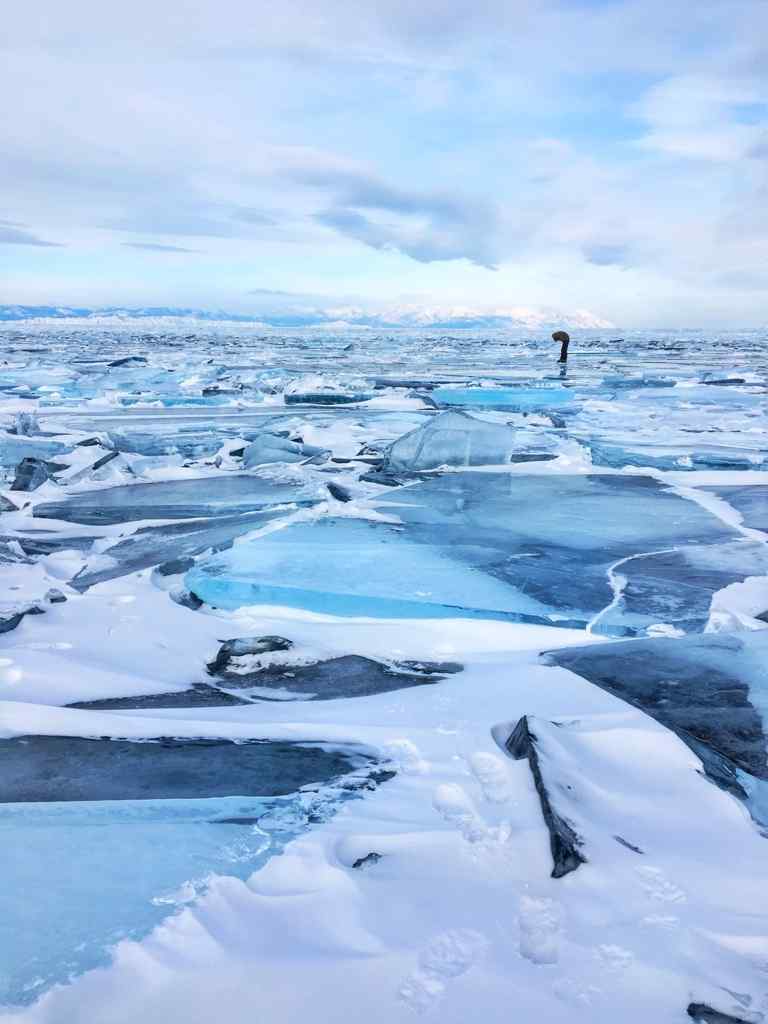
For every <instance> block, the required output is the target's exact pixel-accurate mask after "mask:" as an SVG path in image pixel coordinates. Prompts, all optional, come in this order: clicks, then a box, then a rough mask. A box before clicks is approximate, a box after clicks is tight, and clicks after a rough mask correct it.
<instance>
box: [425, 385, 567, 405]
mask: <svg viewBox="0 0 768 1024" xmlns="http://www.w3.org/2000/svg"><path fill="white" fill-rule="evenodd" d="M430 397H431V398H432V399H433V400H434V401H435V402H437V404H438V405H460V406H467V407H472V406H482V407H485V408H488V409H515V410H517V409H520V410H529V409H547V408H550V407H551V406H558V405H567V404H568V403H569V402H572V401H573V399H574V395H573V393H572V392H571V391H568V390H566V389H565V388H562V387H560V388H547V387H534V388H525V387H514V388H435V390H434V391H432V393H431V395H430Z"/></svg>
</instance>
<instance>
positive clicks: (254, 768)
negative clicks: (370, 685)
mask: <svg viewBox="0 0 768 1024" xmlns="http://www.w3.org/2000/svg"><path fill="white" fill-rule="evenodd" d="M351 767H352V766H351V764H350V761H349V759H348V758H346V757H345V756H344V755H343V754H340V753H331V752H327V751H325V750H321V749H318V748H312V747H305V746H300V745H298V744H296V743H275V742H256V741H253V742H238V743H235V742H232V741H231V740H224V739H172V738H168V737H162V738H161V739H158V740H152V741H143V742H136V741H132V740H113V739H84V738H83V737H78V736H21V737H15V738H13V739H6V740H0V803H17V802H20V801H28V802H39V801H62V800H156V799H169V800H170V799H173V800H183V799H199V798H204V797H220V796H283V795H286V794H288V793H293V792H295V791H296V790H297V789H299V788H300V787H301V786H305V785H307V784H308V783H310V782H326V781H328V780H330V779H332V778H334V777H336V776H338V775H342V774H343V773H345V772H348V771H350V769H351Z"/></svg>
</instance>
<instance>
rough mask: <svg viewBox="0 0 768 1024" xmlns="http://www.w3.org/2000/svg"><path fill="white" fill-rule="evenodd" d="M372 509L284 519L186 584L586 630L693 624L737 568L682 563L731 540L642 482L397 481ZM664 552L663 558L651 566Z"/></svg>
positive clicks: (232, 595)
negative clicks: (362, 514) (304, 521)
mask: <svg viewBox="0 0 768 1024" xmlns="http://www.w3.org/2000/svg"><path fill="white" fill-rule="evenodd" d="M379 507H380V509H381V510H382V511H387V512H389V513H391V514H392V515H396V516H398V517H399V518H400V519H401V521H402V525H401V526H397V525H389V524H387V523H380V522H375V523H374V522H361V521H355V520H351V519H328V520H322V521H320V522H318V523H316V524H314V525H301V524H300V525H295V526H291V527H288V528H286V529H285V530H281V531H279V532H277V533H273V534H271V535H269V536H268V537H263V538H259V539H255V540H254V541H252V542H250V543H246V544H243V545H240V546H238V547H237V548H235V549H234V550H232V551H231V552H227V553H225V554H222V555H219V556H217V557H215V558H213V559H211V560H209V561H208V562H206V563H204V564H203V565H201V566H199V567H196V568H195V569H193V570H191V571H190V572H189V573H188V574H187V577H186V580H187V585H188V586H189V588H190V589H191V590H193V591H194V592H195V593H196V594H197V595H198V596H199V597H201V598H202V599H203V600H205V601H207V602H209V603H211V604H213V605H217V606H219V607H222V608H237V607H240V606H242V605H248V604H273V605H287V606H291V607H299V608H306V609H308V610H310V611H315V612H326V613H329V614H334V615H357V616H369V615H371V616H376V617H419V616H423V617H430V616H440V617H445V616H460V617H461V616H470V617H474V616H481V617H483V616H485V617H488V618H508V619H512V620H514V619H517V620H520V621H537V622H548V623H553V624H559V625H571V626H573V625H578V624H579V623H580V624H581V625H582V626H584V625H586V623H587V621H588V620H590V619H595V622H594V627H595V628H597V629H599V630H603V631H607V632H612V633H617V634H622V633H626V632H635V631H639V630H642V629H644V628H646V627H648V626H651V625H655V624H658V623H659V622H663V623H670V622H672V623H675V624H677V626H678V628H684V629H701V628H703V626H704V624H705V622H706V619H707V614H708V609H709V602H710V599H711V595H712V593H713V591H714V590H717V589H720V588H721V587H722V586H723V585H724V579H727V580H729V581H732V580H733V579H734V578H739V579H741V578H743V575H747V574H748V572H746V573H743V574H741V575H739V574H738V573H734V572H730V573H729V572H728V571H726V570H723V569H722V568H721V567H719V566H718V567H716V568H715V569H711V570H710V569H709V568H708V567H705V568H702V567H696V568H694V567H691V566H690V565H689V564H688V563H687V562H686V560H685V557H686V555H687V554H688V553H689V552H690V551H694V552H695V551H698V550H700V549H701V547H702V545H705V544H712V545H718V544H721V545H722V544H729V545H731V546H733V544H734V543H736V544H737V545H738V544H741V543H742V541H741V538H740V537H739V535H738V534H737V533H736V532H735V531H732V530H730V529H729V528H728V527H726V526H724V525H723V524H722V523H721V522H720V521H719V520H718V519H716V518H715V517H714V516H712V515H711V514H710V513H708V512H706V511H705V510H703V509H702V508H700V507H699V506H698V505H696V504H695V503H693V502H688V501H686V500H685V499H683V498H680V497H679V496H677V495H676V494H673V493H672V492H670V491H668V490H666V489H664V488H663V487H661V486H660V485H659V484H658V483H657V482H656V481H655V480H652V479H650V478H647V477H637V476H615V475H614V476H568V477H564V476H554V475H539V476H522V475H520V476H517V475H515V476H509V475H506V474H501V473H471V474H466V475H464V474H459V475H451V476H449V477H441V478H436V479H432V480H429V481H426V482H423V483H419V484H416V485H414V486H412V487H407V488H401V489H399V490H397V491H395V492H394V493H392V494H391V495H389V496H387V497H386V498H384V499H382V501H381V503H380V506H379ZM734 539H735V540H734ZM677 549H680V550H679V551H678V550H677ZM654 552H668V554H660V555H658V556H655V558H654V557H652V556H653V553H654ZM664 558H667V559H672V561H671V563H664V564H663V565H660V564H659V562H658V559H664ZM619 562H621V563H622V565H621V569H620V572H621V574H622V576H621V578H619V577H618V576H617V575H615V572H618V571H619V570H615V572H614V568H613V567H614V566H615V565H616V563H619ZM681 584H682V585H683V587H684V594H685V600H684V601H680V600H679V599H678V596H677V595H678V594H679V591H680V586H681ZM622 586H623V587H624V588H625V589H626V590H627V597H626V598H624V597H622V594H621V587H622ZM694 597H695V598H696V600H695V601H694V600H693V598H694Z"/></svg>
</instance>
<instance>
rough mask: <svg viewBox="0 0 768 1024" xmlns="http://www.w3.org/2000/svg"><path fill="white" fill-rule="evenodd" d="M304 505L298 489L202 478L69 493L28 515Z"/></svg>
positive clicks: (93, 517) (184, 512)
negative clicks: (296, 503) (298, 502)
mask: <svg viewBox="0 0 768 1024" xmlns="http://www.w3.org/2000/svg"><path fill="white" fill-rule="evenodd" d="M308 500H310V499H309V494H308V492H307V491H306V490H304V489H302V488H300V487H296V486H295V485H291V484H287V483H275V482H273V481H271V480H263V479H261V478H259V477H256V476H245V475H242V476H224V477H217V478H215V479H211V478H206V477H202V478H200V479H198V480H174V481H169V482H159V483H152V484H132V485H130V486H128V487H107V488H105V489H104V490H98V491H90V492H85V493H82V494H73V495H72V497H70V498H67V499H66V500H64V501H55V502H53V501H50V502H41V503H40V504H38V505H35V508H34V515H35V516H36V517H38V518H47V519H61V520H63V521H64V522H71V523H86V524H101V523H127V522H131V521H133V520H137V519H195V518H197V517H207V516H215V515H227V514H231V513H233V512H253V511H255V510H256V509H261V508H264V507H265V506H268V505H277V504H280V503H289V502H293V501H304V502H306V501H308Z"/></svg>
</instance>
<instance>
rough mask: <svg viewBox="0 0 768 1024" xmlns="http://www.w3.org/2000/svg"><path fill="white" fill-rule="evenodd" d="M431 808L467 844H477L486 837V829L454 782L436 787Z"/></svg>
mask: <svg viewBox="0 0 768 1024" xmlns="http://www.w3.org/2000/svg"><path fill="white" fill-rule="evenodd" d="M432 806H433V807H434V808H435V810H436V811H437V813H438V814H439V815H440V816H441V817H442V818H444V819H445V821H447V822H448V824H449V825H453V826H454V827H455V828H457V829H458V830H459V832H461V834H462V836H464V838H465V839H466V840H467V842H469V843H477V842H480V841H481V840H482V839H485V838H486V837H487V836H488V827H487V825H486V824H485V822H484V821H483V820H482V818H481V817H480V816H479V814H478V813H477V811H476V810H475V806H474V804H473V803H472V800H471V798H470V796H469V794H468V793H467V791H466V790H465V789H463V788H462V787H461V786H459V785H457V784H456V783H455V782H447V783H444V784H443V785H442V786H438V787H437V789H435V791H434V793H433V794H432Z"/></svg>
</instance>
